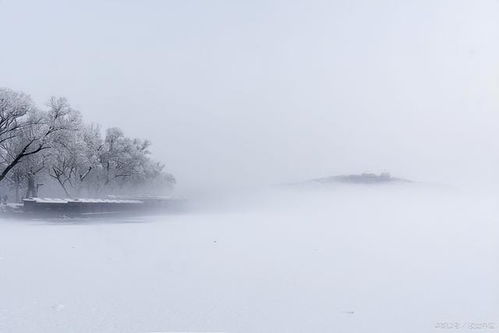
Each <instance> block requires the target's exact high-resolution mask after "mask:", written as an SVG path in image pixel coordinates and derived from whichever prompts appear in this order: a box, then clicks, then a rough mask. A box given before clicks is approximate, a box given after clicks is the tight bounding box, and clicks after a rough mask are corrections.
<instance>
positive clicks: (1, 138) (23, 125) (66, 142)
mask: <svg viewBox="0 0 499 333" xmlns="http://www.w3.org/2000/svg"><path fill="white" fill-rule="evenodd" d="M149 147H150V142H149V141H147V140H141V139H132V138H129V137H127V136H125V135H124V133H123V131H122V130H121V129H119V128H110V129H108V130H107V131H106V133H105V137H104V138H103V137H102V135H101V131H100V128H99V127H98V126H96V125H87V124H85V123H84V122H83V120H82V117H81V114H80V113H79V112H78V111H76V110H75V109H73V108H72V107H71V105H70V104H69V103H68V101H67V100H66V99H65V98H55V97H53V98H51V99H50V100H49V102H48V104H47V108H46V109H45V110H41V109H38V108H37V107H36V106H35V105H34V103H33V102H32V101H31V99H30V98H29V96H28V95H26V94H24V93H20V92H15V91H12V90H9V89H0V183H1V185H2V186H3V185H4V184H5V180H8V183H9V184H10V187H11V188H14V189H15V191H16V198H19V196H20V191H21V190H24V189H26V196H27V197H34V196H37V194H38V193H37V192H38V183H37V182H38V180H40V179H43V177H47V178H48V179H52V180H53V182H50V183H51V184H54V183H56V184H57V185H58V186H59V187H60V188H61V189H62V190H63V192H64V193H65V195H66V196H68V197H75V196H79V195H80V193H81V192H82V191H83V190H84V191H86V192H87V193H92V194H99V195H103V194H114V193H117V192H124V191H127V192H129V193H130V192H137V191H139V190H140V191H142V192H146V189H147V192H149V191H151V190H154V191H155V192H161V191H160V190H161V189H165V188H171V187H172V186H173V185H174V184H175V179H174V178H173V176H172V175H170V174H168V173H166V172H164V166H163V165H162V164H161V163H158V162H155V161H153V160H152V159H151V157H150V152H149ZM2 182H3V183H2Z"/></svg>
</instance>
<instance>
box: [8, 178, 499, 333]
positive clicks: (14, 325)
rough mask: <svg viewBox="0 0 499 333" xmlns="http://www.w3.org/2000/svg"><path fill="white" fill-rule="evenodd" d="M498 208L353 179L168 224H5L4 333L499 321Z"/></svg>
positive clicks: (254, 198) (204, 205) (486, 199)
mask: <svg viewBox="0 0 499 333" xmlns="http://www.w3.org/2000/svg"><path fill="white" fill-rule="evenodd" d="M498 207H499V205H497V196H495V195H491V193H490V192H485V191H483V192H476V193H471V192H469V191H458V190H455V189H452V188H442V187H435V186H426V185H408V184H404V185H375V186H365V185H360V186H352V185H343V186H332V187H331V186H330V187H320V188H316V187H311V188H306V189H303V188H301V189H294V188H291V189H290V188H266V189H263V190H260V191H245V192H238V193H230V194H229V195H221V194H220V195H218V196H216V195H215V194H214V196H212V197H210V198H206V197H205V198H204V200H201V198H197V199H196V200H192V201H191V203H190V205H189V206H188V208H187V210H186V211H184V212H183V213H182V214H170V215H165V216H149V217H142V218H137V217H130V218H121V219H119V220H112V219H111V220H110V219H103V220H94V221H74V220H66V221H64V220H63V221H58V222H55V223H54V222H53V221H52V222H48V221H45V220H32V221H25V222H21V221H1V222H0V228H1V229H2V232H1V233H0V258H1V260H0V265H1V266H0V267H1V272H2V274H0V294H1V295H2V298H1V300H0V331H5V332H16V331H22V332H40V331H42V332H43V331H47V332H66V331H67V330H68V328H70V330H71V331H72V332H88V331H100V332H106V331H109V332H111V331H113V332H114V331H116V332H118V331H119V332H150V331H224V332H255V331H258V332H276V331H286V332H303V331H308V332H318V331H342V332H373V331H376V332H400V331H404V332H415V333H416V332H433V331H434V332H438V331H440V330H439V329H438V328H436V325H437V324H438V323H439V322H459V323H462V324H463V325H464V324H465V323H468V322H473V323H483V322H487V323H488V322H494V321H495V320H497V319H496V316H497V311H496V310H497V308H498V305H499V304H498V298H497V295H498V293H499V290H498V287H497V280H498V278H499V269H498V266H497V259H498V255H497V253H499V245H498V243H497V237H496V235H497V232H498V227H497V220H498V218H499V208H498ZM33 249H36V251H33ZM461 331H463V332H466V331H470V332H471V331H473V330H471V329H465V328H463V329H462V330H461Z"/></svg>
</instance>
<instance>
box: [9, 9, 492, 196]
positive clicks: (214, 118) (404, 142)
mask: <svg viewBox="0 0 499 333" xmlns="http://www.w3.org/2000/svg"><path fill="white" fill-rule="evenodd" d="M0 29H1V31H2V34H1V41H2V43H1V47H0V86H3V87H9V88H12V89H16V90H22V91H25V92H27V93H29V94H31V96H32V97H33V98H34V99H35V101H36V102H37V103H39V104H40V105H42V104H43V103H44V102H45V101H46V100H47V99H48V98H49V97H50V96H52V95H56V96H66V97H67V98H68V99H69V100H70V102H71V103H72V105H73V106H74V107H75V108H77V109H79V110H80V111H81V112H82V113H83V114H84V116H85V118H86V119H87V120H88V121H91V122H98V123H101V124H102V125H103V126H104V127H109V126H119V127H122V128H123V129H124V130H125V132H126V133H127V134H129V135H131V136H138V137H145V138H149V139H151V140H152V142H153V151H154V154H155V156H156V157H157V158H159V159H161V160H163V161H164V162H165V163H166V165H167V167H168V169H169V170H170V171H171V172H172V173H173V174H174V175H175V176H176V177H177V179H178V182H179V186H180V187H181V188H196V187H207V186H211V185H213V184H221V185H223V186H236V185H248V184H267V183H279V182H286V181H294V180H301V179H306V178H313V177H320V176H327V175H333V174H340V173H354V172H362V171H375V172H379V171H384V170H387V171H390V172H392V174H394V175H397V176H403V177H408V178H414V179H418V180H428V181H444V182H452V181H453V180H454V179H457V178H461V175H465V176H466V177H468V176H470V175H473V174H478V175H480V177H483V178H485V177H489V176H491V175H493V174H495V173H496V172H498V170H499V2H498V1H495V0H448V1H447V0H445V1H444V0H417V1H416V0H414V1H400V0H396V1H395V0H394V1H385V0H377V1H372V0H365V1H364V0H357V1H352V0H344V1H333V0H329V1H290V0H286V1H271V0H269V1H254V0H252V1H233V0H232V1H229V0H227V1H209V0H203V1H189V0H177V1H167V0H165V1H152V0H145V1H138V0H137V1H132V0H126V1H125V0H124V1H118V0H114V1H111V0H99V1H97V0H85V1H83V0H82V1H68V0H64V1H49V0H44V1H24V0H0Z"/></svg>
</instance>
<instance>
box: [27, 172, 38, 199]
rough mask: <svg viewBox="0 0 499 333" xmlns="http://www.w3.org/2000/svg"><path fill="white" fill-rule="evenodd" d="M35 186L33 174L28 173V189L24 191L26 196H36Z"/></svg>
mask: <svg viewBox="0 0 499 333" xmlns="http://www.w3.org/2000/svg"><path fill="white" fill-rule="evenodd" d="M36 192H37V191H36V186H35V176H34V175H28V189H27V191H26V198H36V197H37V193H36Z"/></svg>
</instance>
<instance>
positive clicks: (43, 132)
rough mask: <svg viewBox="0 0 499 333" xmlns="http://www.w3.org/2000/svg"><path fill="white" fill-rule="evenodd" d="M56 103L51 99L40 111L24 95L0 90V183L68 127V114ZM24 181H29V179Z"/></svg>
mask: <svg viewBox="0 0 499 333" xmlns="http://www.w3.org/2000/svg"><path fill="white" fill-rule="evenodd" d="M60 102H61V100H58V99H55V98H52V99H51V100H50V103H49V110H48V111H40V110H38V109H37V108H36V107H35V106H34V105H33V103H32V101H31V99H30V98H29V97H28V96H27V95H25V94H23V93H17V92H14V91H12V90H9V89H0V123H1V124H2V125H0V182H2V181H3V180H4V179H5V178H6V177H7V175H8V174H9V173H10V172H11V171H12V169H14V168H15V167H16V166H17V165H18V164H19V163H21V162H22V161H23V160H26V159H27V158H28V157H32V156H33V155H36V154H39V153H41V152H42V151H44V150H47V149H50V148H51V142H52V140H53V139H54V137H55V136H56V135H58V134H59V133H62V132H64V131H67V130H69V129H70V127H69V126H70V124H71V119H70V118H71V117H72V114H71V112H69V110H68V109H67V108H64V107H62V104H61V103H60ZM28 180H29V182H30V184H31V182H32V179H28ZM30 186H31V185H30ZM30 190H32V188H30Z"/></svg>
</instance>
